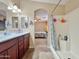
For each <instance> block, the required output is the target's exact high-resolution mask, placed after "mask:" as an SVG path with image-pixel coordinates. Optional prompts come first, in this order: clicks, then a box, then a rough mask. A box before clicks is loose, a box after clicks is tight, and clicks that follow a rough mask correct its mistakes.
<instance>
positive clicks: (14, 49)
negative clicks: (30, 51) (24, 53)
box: [8, 44, 18, 59]
mask: <svg viewBox="0 0 79 59" xmlns="http://www.w3.org/2000/svg"><path fill="white" fill-rule="evenodd" d="M8 55H9V56H10V57H9V58H8V59H18V57H17V56H18V49H17V45H16V44H15V45H13V46H12V47H11V48H9V49H8Z"/></svg>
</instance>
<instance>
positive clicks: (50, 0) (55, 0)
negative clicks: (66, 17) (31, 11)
mask: <svg viewBox="0 0 79 59" xmlns="http://www.w3.org/2000/svg"><path fill="white" fill-rule="evenodd" d="M32 1H35V2H42V3H49V4H57V3H58V2H59V0H32ZM67 2H68V0H62V1H61V3H60V4H61V5H65V4H66V3H67Z"/></svg>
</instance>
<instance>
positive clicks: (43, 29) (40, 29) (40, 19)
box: [34, 9, 48, 46]
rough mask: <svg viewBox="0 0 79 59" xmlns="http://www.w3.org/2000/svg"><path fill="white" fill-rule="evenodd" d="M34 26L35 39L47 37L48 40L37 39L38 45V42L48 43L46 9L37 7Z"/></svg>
mask: <svg viewBox="0 0 79 59" xmlns="http://www.w3.org/2000/svg"><path fill="white" fill-rule="evenodd" d="M34 26H35V39H46V40H35V43H36V45H38V43H39V45H41V44H45V45H47V37H48V35H47V34H48V12H47V11H46V10H44V9H37V10H35V11H34ZM42 46H43V45H42Z"/></svg>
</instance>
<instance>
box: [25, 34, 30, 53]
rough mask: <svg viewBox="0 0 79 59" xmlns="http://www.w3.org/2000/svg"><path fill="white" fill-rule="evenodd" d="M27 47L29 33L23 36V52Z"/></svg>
mask: <svg viewBox="0 0 79 59" xmlns="http://www.w3.org/2000/svg"><path fill="white" fill-rule="evenodd" d="M28 48H29V35H25V36H24V53H25V52H26V51H27V49H28Z"/></svg>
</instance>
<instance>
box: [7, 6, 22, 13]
mask: <svg viewBox="0 0 79 59" xmlns="http://www.w3.org/2000/svg"><path fill="white" fill-rule="evenodd" d="M8 10H12V12H13V13H21V12H22V11H21V9H19V8H18V7H17V6H16V5H13V6H8Z"/></svg>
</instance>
